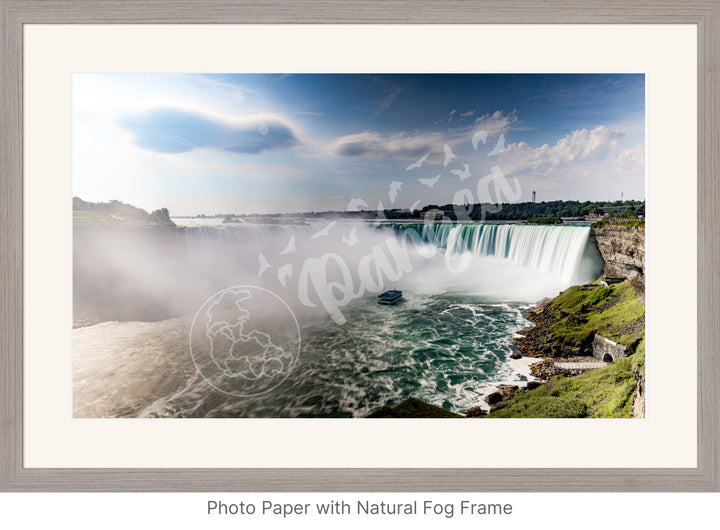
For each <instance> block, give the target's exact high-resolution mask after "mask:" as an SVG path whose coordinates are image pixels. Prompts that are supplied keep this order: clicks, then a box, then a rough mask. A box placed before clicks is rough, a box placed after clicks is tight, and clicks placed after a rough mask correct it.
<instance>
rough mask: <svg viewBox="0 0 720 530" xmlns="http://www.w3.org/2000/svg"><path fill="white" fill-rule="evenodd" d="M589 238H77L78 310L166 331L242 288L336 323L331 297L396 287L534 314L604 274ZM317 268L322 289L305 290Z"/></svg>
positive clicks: (168, 232)
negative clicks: (547, 300)
mask: <svg viewBox="0 0 720 530" xmlns="http://www.w3.org/2000/svg"><path fill="white" fill-rule="evenodd" d="M589 233H590V229H589V228H588V227H577V226H529V225H511V224H456V225H453V224H441V223H437V224H416V225H413V224H404V225H401V224H393V225H390V224H386V225H380V226H376V225H375V224H373V223H363V222H359V223H358V222H349V221H345V220H337V221H332V220H321V221H309V222H308V223H307V224H302V225H291V224H277V225H251V224H245V225H230V226H224V227H217V226H205V227H202V226H200V227H185V228H172V227H160V228H137V227H122V228H117V227H114V228H100V227H94V228H87V227H76V229H75V236H74V275H75V279H74V303H75V310H76V314H79V315H94V316H97V317H98V318H100V319H101V320H161V319H164V318H171V317H175V316H182V315H188V314H193V313H194V312H195V311H196V310H197V308H198V307H200V305H201V304H202V303H203V302H204V301H205V300H206V299H207V298H208V297H209V296H211V295H212V294H214V293H215V292H217V291H219V290H221V289H224V288H226V287H230V286H233V285H255V286H258V287H262V288H264V289H267V290H269V291H272V292H273V293H276V294H277V295H278V296H280V297H281V298H283V299H284V300H285V301H286V302H287V303H288V304H289V305H290V306H291V307H292V308H293V310H294V311H296V312H298V317H299V318H302V317H303V316H304V315H306V314H307V315H310V314H318V313H319V314H321V315H324V316H325V317H326V316H327V314H328V313H327V312H326V311H325V310H324V309H325V308H324V307H323V304H322V303H321V302H320V297H322V296H324V295H326V296H332V297H334V298H343V302H342V303H341V304H340V305H342V306H344V305H347V304H349V303H351V302H352V300H356V299H358V298H363V297H372V296H373V295H375V294H378V293H379V292H381V291H382V290H385V289H389V288H399V289H402V290H403V291H404V292H405V295H406V297H409V296H412V295H414V294H418V295H421V294H435V293H441V292H447V291H453V292H460V293H466V294H469V295H472V296H476V297H480V298H483V299H487V300H489V301H493V300H495V301H518V302H529V303H533V302H536V301H538V300H539V299H540V298H543V297H545V296H554V295H556V294H557V292H558V291H560V290H562V289H565V288H566V287H568V286H570V285H572V284H574V283H582V282H585V281H589V280H592V279H594V278H596V277H597V276H598V275H599V273H600V270H601V269H602V259H601V257H600V255H599V252H598V251H597V248H596V246H595V245H593V244H592V243H591V242H590V241H589ZM329 258H331V259H329ZM323 260H324V261H323ZM313 267H314V268H313ZM318 267H323V270H322V271H321V273H322V274H321V275H320V276H321V277H322V282H320V283H321V285H316V284H313V283H312V281H305V282H304V283H303V279H305V280H307V279H308V278H310V277H311V275H312V272H313V271H315V272H317V268H318ZM316 283H317V282H316ZM303 289H305V290H306V291H308V293H309V294H308V293H306V294H307V296H306V297H305V298H303V296H302V292H303ZM308 301H310V302H311V304H308V303H307V302H308ZM310 305H312V306H314V307H310Z"/></svg>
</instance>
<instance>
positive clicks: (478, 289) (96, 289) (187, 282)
mask: <svg viewBox="0 0 720 530" xmlns="http://www.w3.org/2000/svg"><path fill="white" fill-rule="evenodd" d="M373 226H374V225H373V224H370V223H351V222H343V221H338V222H337V223H335V222H333V221H330V220H320V221H318V220H311V221H308V222H307V224H304V225H299V226H294V225H287V224H277V225H266V226H255V225H250V224H248V225H240V226H227V227H218V226H214V227H198V226H195V227H188V228H185V229H173V228H167V229H163V230H157V231H142V230H135V231H130V230H129V231H127V232H123V233H122V234H121V232H119V231H108V232H107V233H105V232H96V231H76V235H75V249H74V251H75V256H76V260H75V275H76V281H75V294H76V296H75V302H76V314H77V313H79V311H78V309H77V308H81V309H84V310H86V311H87V313H88V315H89V316H96V317H98V319H99V320H101V321H104V322H101V323H99V324H97V325H92V326H88V327H85V328H82V329H78V330H76V333H75V336H74V345H73V348H74V355H76V357H75V366H76V367H77V369H78V370H79V372H78V373H79V374H81V375H82V377H81V376H80V375H78V378H77V380H76V385H77V386H76V389H75V392H76V393H75V399H74V404H75V411H74V414H75V415H76V416H78V417H98V416H174V417H218V416H226V417H304V416H310V417H352V416H354V417H362V416H365V415H367V414H368V413H370V412H371V411H372V410H374V409H376V408H378V407H380V406H382V405H386V404H391V405H392V404H396V403H399V402H400V401H402V400H403V399H404V398H406V397H408V396H414V397H417V398H419V399H422V400H424V401H427V402H429V403H432V404H435V405H438V406H442V407H444V408H446V409H448V410H452V411H455V412H462V411H463V410H465V409H466V408H468V407H471V406H476V405H481V404H483V399H482V397H483V395H484V394H486V393H487V392H489V391H491V390H492V389H494V388H496V387H497V386H498V385H501V384H519V385H522V384H523V382H524V381H527V379H529V378H530V377H531V375H530V374H529V370H528V361H526V360H524V359H520V360H512V359H511V358H510V354H511V353H513V352H514V351H515V349H514V344H513V335H514V334H515V332H516V331H518V330H520V329H522V328H525V327H528V326H529V325H530V323H529V322H528V321H527V320H526V319H525V314H526V313H527V311H528V310H529V309H530V308H531V307H532V304H533V303H535V302H537V301H538V300H539V299H540V298H542V297H544V296H554V295H556V294H557V292H558V291H559V290H562V289H565V288H567V287H568V286H570V285H572V284H574V283H581V282H585V281H588V280H592V279H594V278H595V277H597V275H599V273H600V270H601V268H602V259H601V258H600V255H599V252H598V250H597V248H596V246H595V245H594V244H593V242H592V241H591V240H590V229H589V227H587V226H528V225H520V224H491V223H485V224H445V223H432V224H390V223H385V224H383V225H380V226H377V227H375V228H373ZM350 234H353V235H354V236H356V237H355V238H352V237H350ZM393 242H394V244H391V243H393ZM398 242H404V243H405V244H406V245H405V247H404V248H406V249H407V250H408V256H409V257H408V263H409V264H410V265H411V267H409V268H408V269H407V270H406V271H405V272H404V273H403V275H402V276H401V277H400V278H399V279H394V280H393V281H392V282H393V283H389V281H390V280H389V279H388V278H385V279H384V281H383V282H379V283H380V284H382V285H384V287H385V288H393V287H394V288H399V289H402V290H403V291H404V301H403V302H402V303H399V304H398V305H396V306H389V307H388V306H381V305H379V304H377V302H376V294H377V293H375V292H356V296H354V297H353V299H352V300H351V301H350V302H349V303H348V304H347V305H344V306H343V307H342V308H341V309H342V311H343V314H344V316H345V322H344V324H342V325H339V324H337V323H336V322H333V321H332V320H331V319H330V318H329V316H328V314H327V313H326V312H324V311H323V308H322V307H321V306H317V307H315V308H314V309H311V308H308V307H306V306H304V305H303V304H302V303H300V301H299V300H298V286H299V282H298V278H299V277H300V275H301V270H302V267H303V264H304V263H305V262H306V260H308V259H309V258H316V257H318V256H322V255H324V254H330V253H332V254H333V255H335V256H338V259H339V260H340V261H341V262H342V263H343V264H344V265H345V266H347V271H350V272H348V273H347V274H345V272H343V271H341V270H339V269H338V267H337V263H339V262H340V261H337V262H332V263H333V265H332V267H329V268H328V269H327V271H325V272H326V273H327V281H328V283H329V284H330V285H331V286H332V287H331V289H332V292H333V293H335V295H337V293H338V289H339V287H338V286H339V285H340V283H338V282H345V283H347V282H349V281H351V277H352V282H353V285H354V286H355V287H356V288H357V286H358V285H359V284H360V283H359V282H358V278H360V277H362V273H361V272H359V271H360V270H361V269H362V266H363V264H364V265H368V268H369V269H370V270H372V271H375V272H374V274H376V276H381V275H380V274H379V272H378V271H380V268H376V265H377V261H373V260H368V256H380V255H387V256H388V259H389V260H390V262H392V261H393V259H392V256H391V255H390V253H389V250H390V249H391V248H395V249H399V248H403V245H400V244H398ZM428 250H432V252H428ZM259 253H262V254H263V256H264V259H266V260H267V263H268V265H267V268H266V269H265V268H263V267H262V266H261V264H260V262H259ZM290 265H292V266H290ZM281 270H284V271H286V274H285V275H283V274H281ZM376 279H377V278H376ZM240 284H242V285H256V286H258V287H262V288H265V289H267V290H269V291H272V292H273V293H275V294H276V295H278V296H279V297H280V298H282V299H283V300H285V301H286V302H287V303H288V305H289V306H290V307H291V308H292V310H293V311H294V312H295V314H296V316H297V319H298V321H299V325H300V328H301V334H302V351H301V352H300V353H299V361H298V363H297V365H296V366H295V368H294V369H293V371H292V372H291V373H290V374H289V376H288V377H287V379H286V380H285V381H284V382H283V383H282V384H281V385H280V386H278V387H277V388H276V389H275V390H273V391H272V392H269V393H266V394H263V395H262V396H261V397H256V398H239V397H236V396H233V395H231V394H224V393H219V392H217V391H216V390H213V389H212V388H211V387H210V386H208V385H207V383H205V382H204V380H203V379H202V377H200V376H199V374H198V373H197V371H196V368H195V367H194V366H193V364H192V362H191V358H190V355H189V353H188V342H187V341H188V339H187V337H188V330H189V326H190V320H191V319H192V315H193V313H194V312H195V311H196V310H197V309H198V308H199V307H200V304H202V303H203V301H204V300H205V299H207V298H208V297H209V296H211V295H212V294H213V293H214V292H216V291H217V290H218V289H223V288H225V287H229V286H231V285H240ZM343 285H344V283H343ZM88 299H89V300H92V301H95V302H96V303H95V304H94V305H93V304H89V303H87V300H88ZM118 320H120V322H117V321H118ZM137 320H145V322H137ZM268 334H269V335H272V329H269V330H268ZM98 356H104V358H105V360H104V362H105V363H106V364H107V365H108V366H109V365H110V364H112V365H113V366H115V371H114V373H115V374H116V375H115V377H114V379H113V384H118V385H120V386H121V387H130V386H132V385H135V386H133V388H147V391H146V392H140V391H139V390H138V392H137V393H136V394H133V395H129V394H128V393H126V392H108V389H107V387H106V386H105V385H106V381H107V379H105V378H102V377H93V376H92V373H91V370H92V367H93V366H95V365H94V364H93V362H94V361H93V360H94V359H96V358H97V357H98ZM130 360H135V361H133V362H129V361H130ZM113 363H114V364H113ZM147 374H158V378H159V379H158V380H159V381H160V383H158V385H159V386H157V387H153V386H151V385H148V384H145V383H143V384H140V383H137V382H138V381H140V382H142V381H145V380H146V378H147ZM80 381H85V384H84V385H82V384H80ZM88 382H97V384H96V385H95V384H94V383H92V384H91V383H88ZM136 383H137V384H136ZM231 383H232V382H231Z"/></svg>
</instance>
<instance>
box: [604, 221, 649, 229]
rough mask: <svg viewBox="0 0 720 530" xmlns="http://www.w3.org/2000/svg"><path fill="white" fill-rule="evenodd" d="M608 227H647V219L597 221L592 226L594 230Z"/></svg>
mask: <svg viewBox="0 0 720 530" xmlns="http://www.w3.org/2000/svg"><path fill="white" fill-rule="evenodd" d="M608 225H614V226H642V227H644V226H645V219H629V220H627V221H618V220H617V219H602V220H601V221H596V222H594V223H593V224H592V225H590V226H592V227H593V228H602V227H604V226H608Z"/></svg>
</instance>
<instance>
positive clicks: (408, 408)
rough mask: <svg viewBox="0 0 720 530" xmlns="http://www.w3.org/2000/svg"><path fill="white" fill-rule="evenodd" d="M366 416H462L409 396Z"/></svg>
mask: <svg viewBox="0 0 720 530" xmlns="http://www.w3.org/2000/svg"><path fill="white" fill-rule="evenodd" d="M368 418H462V416H460V415H459V414H455V413H454V412H450V411H449V410H445V409H443V408H440V407H436V406H435V405H430V404H429V403H425V402H424V401H420V400H419V399H415V398H412V397H411V398H407V399H406V400H405V401H403V402H402V403H400V404H399V405H395V406H394V407H389V406H387V405H386V406H384V407H380V408H379V409H377V410H375V411H373V412H372V413H371V414H370V415H369V416H368Z"/></svg>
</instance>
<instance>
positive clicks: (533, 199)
mask: <svg viewBox="0 0 720 530" xmlns="http://www.w3.org/2000/svg"><path fill="white" fill-rule="evenodd" d="M532 197H533V198H532V202H535V190H533V195H532Z"/></svg>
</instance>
